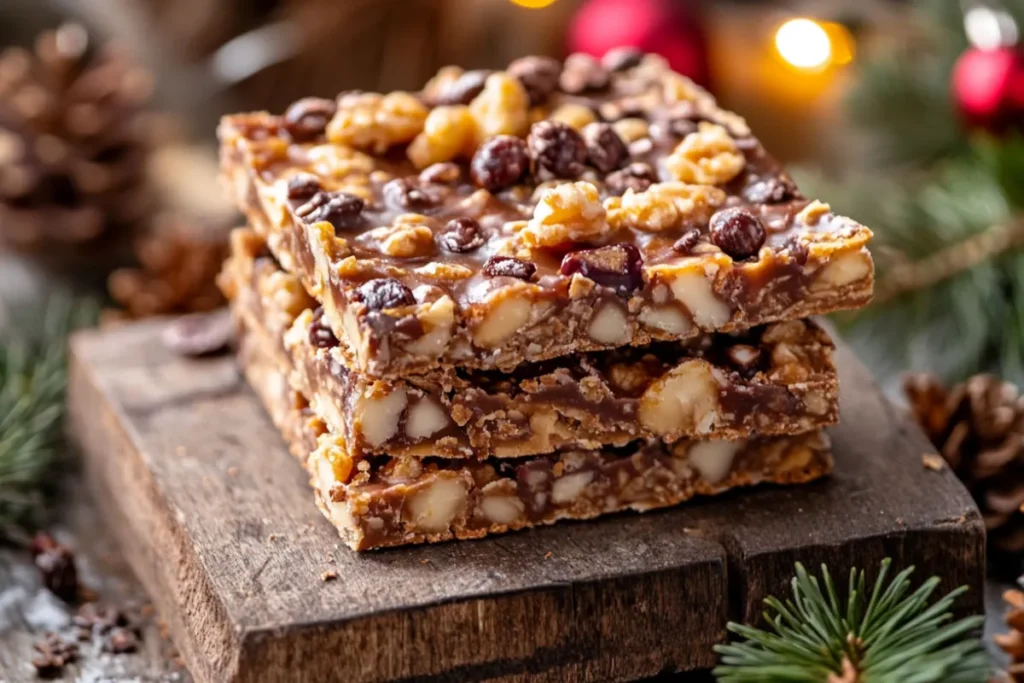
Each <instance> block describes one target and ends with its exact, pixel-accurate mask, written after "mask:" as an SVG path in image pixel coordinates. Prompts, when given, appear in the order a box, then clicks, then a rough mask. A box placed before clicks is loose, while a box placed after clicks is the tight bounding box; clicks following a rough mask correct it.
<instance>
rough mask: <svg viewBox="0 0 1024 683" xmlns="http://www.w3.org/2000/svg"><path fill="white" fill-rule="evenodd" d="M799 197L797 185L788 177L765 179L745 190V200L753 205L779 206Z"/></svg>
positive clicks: (779, 176)
mask: <svg viewBox="0 0 1024 683" xmlns="http://www.w3.org/2000/svg"><path fill="white" fill-rule="evenodd" d="M798 196H800V193H799V191H798V190H797V188H796V183H794V182H793V179H792V178H790V177H789V176H787V175H777V176H772V177H769V178H763V179H761V180H758V181H757V182H754V183H752V184H750V185H748V186H747V187H745V188H743V198H744V199H745V200H747V201H748V202H750V203H751V204H778V203H780V202H785V201H788V200H790V199H794V198H796V197H798Z"/></svg>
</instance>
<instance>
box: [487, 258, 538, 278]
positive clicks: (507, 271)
mask: <svg viewBox="0 0 1024 683" xmlns="http://www.w3.org/2000/svg"><path fill="white" fill-rule="evenodd" d="M536 272H537V266H535V265H533V264H532V263H530V262H529V261H523V260H521V259H517V258H512V257H511V256H492V257H491V258H489V259H487V263H485V264H484V274H485V275H489V276H490V277H515V278H519V279H520V280H529V279H530V278H532V277H533V274H534V273H536Z"/></svg>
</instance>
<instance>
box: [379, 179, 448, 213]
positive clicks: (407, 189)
mask: <svg viewBox="0 0 1024 683" xmlns="http://www.w3.org/2000/svg"><path fill="white" fill-rule="evenodd" d="M382 192H383V194H384V203H385V204H387V205H388V206H389V207H391V208H394V209H413V210H416V211H422V210H423V209H429V208H430V207H432V206H434V205H435V204H437V203H438V201H439V199H440V198H439V196H438V194H437V189H436V188H435V189H433V190H431V189H430V188H428V187H426V186H424V185H422V184H420V183H419V182H418V179H416V178H395V179H394V180H390V181H388V182H387V183H385V184H384V189H383V190H382Z"/></svg>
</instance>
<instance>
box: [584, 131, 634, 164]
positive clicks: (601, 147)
mask: <svg viewBox="0 0 1024 683" xmlns="http://www.w3.org/2000/svg"><path fill="white" fill-rule="evenodd" d="M583 140H584V141H585V142H586V144H587V159H588V160H589V161H590V165H591V166H593V167H594V168H596V169H597V170H599V171H601V172H602V173H610V172H612V171H614V170H615V169H617V168H619V167H620V166H622V164H623V163H625V161H626V159H628V158H629V149H628V148H627V147H626V143H625V142H623V141H622V138H621V137H619V134H618V133H616V132H615V129H614V128H612V127H611V126H610V125H609V124H607V123H589V124H587V125H586V126H584V127H583Z"/></svg>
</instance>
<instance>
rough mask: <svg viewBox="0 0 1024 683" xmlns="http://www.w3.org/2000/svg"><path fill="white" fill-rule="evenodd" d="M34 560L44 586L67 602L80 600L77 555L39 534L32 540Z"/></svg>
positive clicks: (43, 533)
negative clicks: (76, 564)
mask: <svg viewBox="0 0 1024 683" xmlns="http://www.w3.org/2000/svg"><path fill="white" fill-rule="evenodd" d="M32 559H33V561H34V562H35V565H36V569H38V570H39V578H40V579H41V580H42V582H43V585H44V586H45V587H46V588H47V589H48V590H49V591H50V592H51V593H53V594H54V595H56V596H57V597H58V598H60V599H61V600H64V601H65V602H74V601H75V600H76V599H77V598H78V570H77V568H76V566H75V554H74V553H73V552H71V549H70V548H68V547H67V546H66V545H63V544H61V543H58V542H57V541H56V540H55V539H54V538H53V536H51V535H50V534H48V533H45V532H39V533H38V534H36V535H35V537H34V538H33V539H32Z"/></svg>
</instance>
